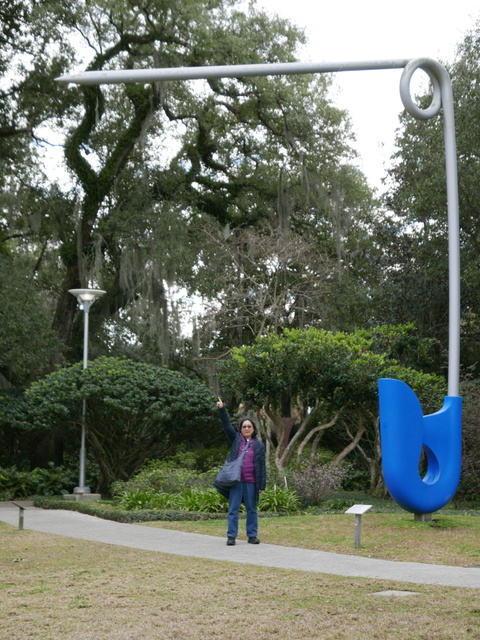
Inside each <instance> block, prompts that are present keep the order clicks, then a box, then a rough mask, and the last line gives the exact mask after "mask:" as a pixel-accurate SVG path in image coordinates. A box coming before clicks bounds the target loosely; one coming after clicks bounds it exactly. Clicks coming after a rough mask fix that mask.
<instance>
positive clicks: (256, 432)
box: [237, 418, 258, 438]
mask: <svg viewBox="0 0 480 640" xmlns="http://www.w3.org/2000/svg"><path fill="white" fill-rule="evenodd" d="M247 420H248V421H249V422H251V423H252V424H253V434H252V438H255V437H256V435H257V434H258V429H257V425H256V424H255V422H254V421H253V420H252V419H251V418H242V419H241V420H240V422H239V423H238V427H237V431H239V432H241V431H242V424H243V423H244V422H246V421H247Z"/></svg>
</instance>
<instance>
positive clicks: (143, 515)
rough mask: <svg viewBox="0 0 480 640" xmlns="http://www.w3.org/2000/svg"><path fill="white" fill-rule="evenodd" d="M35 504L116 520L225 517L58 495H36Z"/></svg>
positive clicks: (149, 520) (145, 520)
mask: <svg viewBox="0 0 480 640" xmlns="http://www.w3.org/2000/svg"><path fill="white" fill-rule="evenodd" d="M33 505H34V506H35V507H40V508H41V509H66V510H68V511H79V512H80V513H86V514H87V515H90V516H97V517H98V518H103V519H104V520H114V521H115V522H127V523H129V522H130V523H132V522H151V521H154V520H193V521H195V520H219V519H223V518H225V517H226V516H225V514H224V513H199V512H198V511H176V510H158V511H157V510H156V509H151V510H149V509H145V510H142V511H125V510H122V509H118V508H112V507H109V506H108V505H104V504H98V503H96V502H93V501H92V502H89V501H84V500H64V499H62V498H58V497H53V498H50V497H47V496H35V497H34V499H33Z"/></svg>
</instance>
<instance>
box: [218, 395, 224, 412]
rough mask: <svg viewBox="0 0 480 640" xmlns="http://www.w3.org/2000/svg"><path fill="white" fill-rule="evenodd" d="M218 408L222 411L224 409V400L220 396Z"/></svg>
mask: <svg viewBox="0 0 480 640" xmlns="http://www.w3.org/2000/svg"><path fill="white" fill-rule="evenodd" d="M217 407H218V408H219V409H222V407H223V402H222V399H221V398H220V396H218V401H217Z"/></svg>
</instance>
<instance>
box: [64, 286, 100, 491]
mask: <svg viewBox="0 0 480 640" xmlns="http://www.w3.org/2000/svg"><path fill="white" fill-rule="evenodd" d="M68 292H69V293H71V294H72V295H74V296H75V297H76V298H77V300H78V303H79V305H80V308H81V309H82V310H83V368H84V369H86V368H87V367H88V320H89V313H90V307H91V306H92V304H93V303H94V302H95V300H96V299H97V298H100V297H101V296H103V295H105V293H106V291H102V290H101V289H69V290H68ZM86 434H87V399H86V398H84V399H83V401H82V433H81V438H80V469H79V474H78V487H75V488H74V490H73V493H75V494H81V495H83V494H86V493H90V487H87V486H85V470H86V458H87V449H86Z"/></svg>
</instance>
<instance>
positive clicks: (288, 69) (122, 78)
mask: <svg viewBox="0 0 480 640" xmlns="http://www.w3.org/2000/svg"><path fill="white" fill-rule="evenodd" d="M408 62H409V59H408V58H407V59H402V60H383V61H380V60H368V61H364V62H277V63H272V64H239V65H224V66H211V67H176V68H169V69H122V70H115V71H83V72H81V73H76V74H73V75H66V76H60V77H59V78H56V80H57V81H58V82H72V83H75V84H117V83H121V82H157V81H162V80H201V79H203V80H208V79H211V78H246V77H252V76H279V75H295V74H305V73H336V72H340V71H375V70H378V69H403V68H404V67H405V66H406V65H407V64H408Z"/></svg>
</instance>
